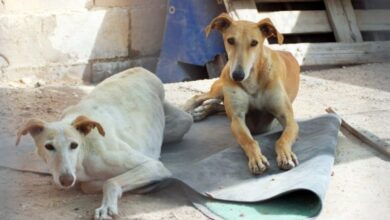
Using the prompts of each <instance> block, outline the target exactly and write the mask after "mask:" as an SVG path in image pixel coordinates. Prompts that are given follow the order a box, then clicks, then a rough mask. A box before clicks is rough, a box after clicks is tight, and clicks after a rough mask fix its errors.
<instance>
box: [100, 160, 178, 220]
mask: <svg viewBox="0 0 390 220" xmlns="http://www.w3.org/2000/svg"><path fill="white" fill-rule="evenodd" d="M170 176H171V173H170V172H169V171H168V170H167V169H166V168H165V167H164V165H163V164H162V163H161V162H160V161H157V160H150V159H149V160H148V161H147V162H145V163H142V164H139V165H138V166H136V167H134V168H133V169H131V170H129V171H127V172H126V173H123V174H121V175H119V176H116V177H113V178H111V179H108V180H107V181H106V182H105V183H104V185H103V201H102V205H101V206H100V208H98V209H96V211H95V219H112V217H113V216H116V215H118V205H117V203H118V199H119V198H120V197H121V196H122V193H123V192H126V191H131V190H134V189H137V188H140V187H142V186H145V185H147V184H150V183H153V182H157V181H161V180H163V179H165V178H167V177H170Z"/></svg>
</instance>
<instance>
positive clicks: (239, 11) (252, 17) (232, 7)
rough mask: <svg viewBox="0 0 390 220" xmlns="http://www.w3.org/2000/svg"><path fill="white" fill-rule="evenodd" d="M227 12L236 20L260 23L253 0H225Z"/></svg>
mask: <svg viewBox="0 0 390 220" xmlns="http://www.w3.org/2000/svg"><path fill="white" fill-rule="evenodd" d="M223 2H224V3H225V7H226V11H227V12H228V14H229V15H230V17H232V18H233V19H234V20H248V21H253V22H258V11H257V8H256V3H255V2H254V1H253V0H223Z"/></svg>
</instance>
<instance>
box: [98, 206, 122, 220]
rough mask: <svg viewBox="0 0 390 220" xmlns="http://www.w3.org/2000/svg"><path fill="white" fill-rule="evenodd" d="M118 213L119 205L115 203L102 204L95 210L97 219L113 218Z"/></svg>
mask: <svg viewBox="0 0 390 220" xmlns="http://www.w3.org/2000/svg"><path fill="white" fill-rule="evenodd" d="M117 215H118V207H116V206H113V205H102V206H100V208H98V209H96V210H95V220H103V219H113V217H115V216H117Z"/></svg>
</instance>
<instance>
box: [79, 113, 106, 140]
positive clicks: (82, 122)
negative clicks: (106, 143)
mask: <svg viewBox="0 0 390 220" xmlns="http://www.w3.org/2000/svg"><path fill="white" fill-rule="evenodd" d="M72 126H73V127H75V128H76V129H77V130H78V131H79V132H80V133H82V134H84V135H87V134H89V132H91V130H92V129H94V128H97V129H98V131H99V134H100V135H102V136H104V135H105V134H106V133H105V132H104V129H103V127H102V126H101V125H100V124H99V122H96V121H93V120H91V119H89V118H88V117H86V116H84V115H80V116H78V117H77V118H76V119H75V120H74V121H73V122H72Z"/></svg>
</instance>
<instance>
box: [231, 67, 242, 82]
mask: <svg viewBox="0 0 390 220" xmlns="http://www.w3.org/2000/svg"><path fill="white" fill-rule="evenodd" d="M232 78H233V80H234V81H237V82H240V81H242V80H243V79H244V78H245V73H244V69H243V68H242V66H241V65H238V66H237V67H236V69H235V70H234V71H233V73H232Z"/></svg>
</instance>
